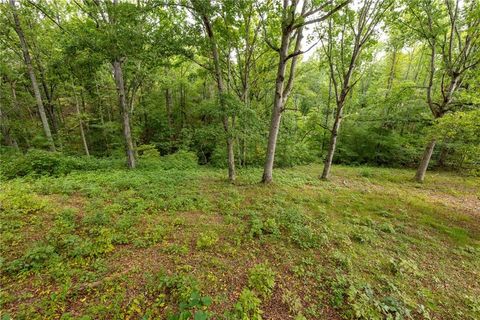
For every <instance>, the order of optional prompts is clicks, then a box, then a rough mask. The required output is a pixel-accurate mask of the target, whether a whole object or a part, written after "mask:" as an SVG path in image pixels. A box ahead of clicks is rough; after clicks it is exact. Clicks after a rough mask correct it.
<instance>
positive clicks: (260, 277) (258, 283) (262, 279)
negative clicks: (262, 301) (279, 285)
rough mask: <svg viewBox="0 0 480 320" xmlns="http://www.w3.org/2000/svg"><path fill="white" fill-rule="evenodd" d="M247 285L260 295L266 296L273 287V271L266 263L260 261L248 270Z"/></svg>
mask: <svg viewBox="0 0 480 320" xmlns="http://www.w3.org/2000/svg"><path fill="white" fill-rule="evenodd" d="M248 287H249V288H250V289H252V290H253V291H255V292H256V293H257V294H258V295H259V296H260V297H262V298H268V297H270V296H271V295H272V291H273V288H274V287H275V272H274V271H273V270H272V268H270V267H269V266H268V265H267V264H266V263H260V264H257V265H256V266H254V267H253V268H251V269H250V271H249V272H248Z"/></svg>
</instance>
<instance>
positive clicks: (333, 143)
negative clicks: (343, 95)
mask: <svg viewBox="0 0 480 320" xmlns="http://www.w3.org/2000/svg"><path fill="white" fill-rule="evenodd" d="M344 104H345V101H344V100H342V101H340V102H339V104H338V106H337V112H336V114H335V121H334V122H333V128H332V133H331V135H330V144H329V147H328V153H327V157H326V158H325V162H324V166H323V172H322V176H321V179H324V180H327V179H328V176H329V175H330V169H331V167H332V162H333V155H334V154H335V149H336V148H337V137H338V132H339V130H340V123H341V122H342V115H343V106H344Z"/></svg>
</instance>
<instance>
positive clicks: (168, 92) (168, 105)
mask: <svg viewBox="0 0 480 320" xmlns="http://www.w3.org/2000/svg"><path fill="white" fill-rule="evenodd" d="M165 105H166V109H167V119H168V130H169V131H170V132H169V135H170V152H172V151H173V143H174V140H175V136H174V129H173V111H172V110H173V99H172V89H170V88H166V89H165Z"/></svg>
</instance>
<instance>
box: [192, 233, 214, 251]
mask: <svg viewBox="0 0 480 320" xmlns="http://www.w3.org/2000/svg"><path fill="white" fill-rule="evenodd" d="M218 240H219V238H218V234H217V233H216V232H214V231H208V232H203V233H201V234H200V236H199V237H198V239H197V249H208V248H211V247H213V246H214V245H215V244H217V242H218Z"/></svg>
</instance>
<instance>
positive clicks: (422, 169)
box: [415, 139, 436, 182]
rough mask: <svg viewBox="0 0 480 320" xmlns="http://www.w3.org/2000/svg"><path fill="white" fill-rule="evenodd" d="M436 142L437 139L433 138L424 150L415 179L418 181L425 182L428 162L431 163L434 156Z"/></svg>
mask: <svg viewBox="0 0 480 320" xmlns="http://www.w3.org/2000/svg"><path fill="white" fill-rule="evenodd" d="M435 144H436V141H435V139H433V140H431V141H430V142H429V143H428V145H427V147H426V148H425V151H424V152H423V157H422V160H421V161H420V165H419V166H418V169H417V173H416V174H415V180H416V181H417V182H423V180H424V179H425V173H426V172H427V168H428V164H429V163H430V159H431V158H432V154H433V149H434V148H435Z"/></svg>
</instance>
